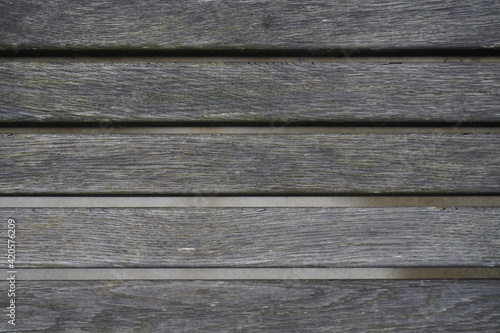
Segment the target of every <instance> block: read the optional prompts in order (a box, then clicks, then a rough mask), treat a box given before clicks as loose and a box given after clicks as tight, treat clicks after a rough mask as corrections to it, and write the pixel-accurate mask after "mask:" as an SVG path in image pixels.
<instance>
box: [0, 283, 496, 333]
mask: <svg viewBox="0 0 500 333" xmlns="http://www.w3.org/2000/svg"><path fill="white" fill-rule="evenodd" d="M17 287H18V289H19V292H20V294H19V297H18V300H17V302H16V304H18V306H17V315H18V319H17V324H16V326H15V327H7V320H2V322H1V324H0V325H2V326H1V327H3V328H4V330H8V331H9V332H15V331H18V332H19V331H20V332H24V331H33V330H36V331H37V332H62V331H63V332H86V331H91V332H120V333H121V332H389V331H394V332H429V331H445V332H492V333H496V332H498V328H499V327H500V314H499V312H498V308H499V306H500V284H499V283H498V281H495V280H482V281H470V280H455V281H453V280H451V281H450V280H445V281H425V280H417V281H363V282H359V281H314V282H313V281H300V282H298V281H259V282H257V281H245V282H241V281H240V282H238V281H232V282H221V281H218V282H217V281H190V282H186V281H168V282H147V281H127V282H124V281H102V282H101V281H99V282H90V281H85V282H78V281H68V282H62V281H58V282H36V281H30V282H27V281H26V282H23V281H19V282H18V285H17ZM9 326H10V325H9Z"/></svg>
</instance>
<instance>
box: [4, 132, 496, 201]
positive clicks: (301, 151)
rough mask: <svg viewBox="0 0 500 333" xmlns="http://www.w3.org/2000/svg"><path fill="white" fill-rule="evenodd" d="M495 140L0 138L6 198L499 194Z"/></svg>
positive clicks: (465, 137)
mask: <svg viewBox="0 0 500 333" xmlns="http://www.w3.org/2000/svg"><path fill="white" fill-rule="evenodd" d="M499 151H500V136H499V135H496V134H474V135H452V134H449V135H445V134H443V135H439V134H427V135H424V134H421V135H418V134H408V135H404V134H398V135H258V136H252V135H63V134H61V135H28V134H14V135H6V134H4V135H1V136H0V154H1V155H2V160H1V163H2V168H1V169H0V188H1V193H3V194H29V193H38V194H55V193H61V194H63V193H64V194H75V193H77V194H79V195H83V194H92V193H95V194H97V193H100V194H216V195H217V194H223V193H227V194H242V193H244V194H253V195H256V194H259V193H260V194H274V195H279V194H287V193H288V194H290V193H294V194H297V193H304V194H306V193H308V194H320V193H323V194H326V193H328V194H335V193H365V192H366V193H399V192H405V193H419V194H420V193H425V194H431V193H464V192H467V193H469V192H470V193H473V192H477V193H497V192H499V189H500V173H499V172H498V168H499V165H500V154H499Z"/></svg>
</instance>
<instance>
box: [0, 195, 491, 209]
mask: <svg viewBox="0 0 500 333" xmlns="http://www.w3.org/2000/svg"><path fill="white" fill-rule="evenodd" d="M156 207H197V208H200V207H207V208H210V207H213V208H223V207H225V208H272V207H277V208H293V207H301V208H308V207H367V208H378V207H438V208H439V207H500V196H482V195H480V196H205V195H198V196H185V197H167V196H136V197H134V196H0V208H156Z"/></svg>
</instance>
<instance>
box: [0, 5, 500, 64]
mask: <svg viewBox="0 0 500 333" xmlns="http://www.w3.org/2000/svg"><path fill="white" fill-rule="evenodd" d="M0 13H1V15H0V22H1V23H0V48H1V49H4V50H5V49H14V50H17V49H40V48H51V49H61V48H71V49H88V48H100V49H110V48H118V47H120V48H140V49H152V48H154V49H226V48H236V49H280V48H287V49H318V48H319V49H331V48H340V49H343V48H345V49H348V50H349V51H346V53H347V55H349V54H351V52H352V50H353V49H354V50H355V49H356V48H372V49H379V48H464V47H498V46H499V36H500V35H499V32H500V23H499V20H498V17H499V15H500V5H499V3H498V1H492V0H488V1H486V0H483V1H474V2H471V1H467V0H456V1H452V2H451V1H446V2H443V1H434V0H422V1H418V2H416V1H411V0H404V1H378V0H370V1H362V0H355V1H348V2H346V1H341V0H336V1H320V0H315V1H307V2H302V1H270V0H263V1H261V0H250V1H244V0H241V1H231V2H227V1H223V0H214V1H197V0H187V1H181V2H179V1H172V0H170V1H159V0H149V1H140V2H135V1H118V0H112V1H110V0H93V1H86V2H79V1H67V0H54V1H50V2H44V1H33V0H17V1H2V3H1V4H0Z"/></svg>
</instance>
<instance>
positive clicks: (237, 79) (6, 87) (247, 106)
mask: <svg viewBox="0 0 500 333" xmlns="http://www.w3.org/2000/svg"><path fill="white" fill-rule="evenodd" d="M499 78H500V64H498V63H490V64H487V63H486V64H472V63H464V64H461V63H401V64H388V63H310V62H304V63H300V62H297V63H154V62H153V63H144V62H134V61H133V59H130V61H128V62H115V63H113V62H106V61H104V62H103V61H100V62H78V61H75V62H69V63H68V62H62V63H46V62H3V63H0V81H1V82H2V85H1V86H0V100H1V101H2V103H1V104H0V121H3V122H22V121H30V122H40V123H42V122H94V123H97V122H101V125H103V126H106V127H109V126H112V125H113V122H141V121H148V122H176V121H181V122H214V121H215V122H257V123H263V122H264V123H265V122H270V123H271V125H272V122H273V121H280V122H297V121H298V122H301V121H302V122H304V121H305V122H309V121H313V122H314V121H320V122H321V121H323V122H349V121H388V122H397V121H403V122H404V121H407V122H413V121H418V122H421V121H440V122H461V121H473V122H474V121H476V122H478V121H499V120H500V79H499Z"/></svg>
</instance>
